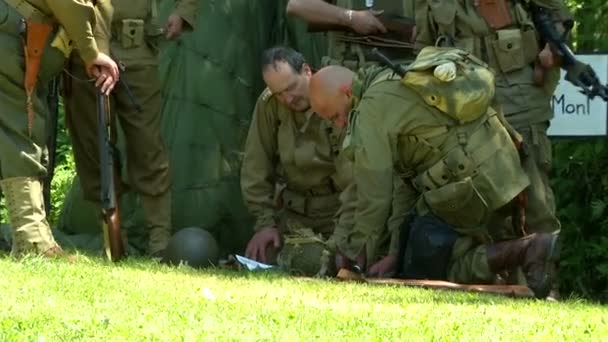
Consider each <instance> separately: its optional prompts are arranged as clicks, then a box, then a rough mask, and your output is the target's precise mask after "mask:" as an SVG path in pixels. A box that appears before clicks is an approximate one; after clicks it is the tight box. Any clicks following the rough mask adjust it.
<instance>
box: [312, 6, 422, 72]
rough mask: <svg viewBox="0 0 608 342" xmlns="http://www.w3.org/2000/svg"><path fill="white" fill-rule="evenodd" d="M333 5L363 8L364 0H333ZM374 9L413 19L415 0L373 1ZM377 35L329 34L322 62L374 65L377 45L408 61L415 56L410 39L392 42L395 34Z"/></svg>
mask: <svg viewBox="0 0 608 342" xmlns="http://www.w3.org/2000/svg"><path fill="white" fill-rule="evenodd" d="M331 2H332V3H333V4H334V5H336V6H339V7H342V8H346V9H352V10H364V9H366V7H365V2H366V1H365V0H333V1H331ZM373 8H374V9H375V10H382V11H384V14H386V15H396V16H402V17H406V18H410V19H412V18H414V0H400V1H395V0H375V1H374V6H373ZM387 37H388V36H384V35H378V36H374V37H372V38H365V37H362V36H360V35H358V34H356V33H352V32H336V31H331V32H329V33H328V56H327V57H325V58H324V60H323V64H324V65H330V64H331V65H342V66H345V67H347V68H349V69H351V70H357V69H359V68H362V67H366V66H370V65H374V64H377V62H378V60H377V58H375V57H374V56H373V55H372V53H371V51H372V49H373V48H374V47H376V48H378V49H379V50H380V51H381V52H382V53H383V54H385V55H386V56H388V57H389V58H391V59H394V60H399V61H403V62H404V61H408V60H413V59H414V53H413V49H412V47H411V45H410V44H409V42H404V41H395V39H394V37H390V38H387ZM364 42H365V43H364Z"/></svg>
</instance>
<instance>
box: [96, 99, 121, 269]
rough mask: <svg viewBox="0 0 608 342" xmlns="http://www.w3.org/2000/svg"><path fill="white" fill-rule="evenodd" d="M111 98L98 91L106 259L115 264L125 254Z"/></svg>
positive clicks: (98, 131)
mask: <svg viewBox="0 0 608 342" xmlns="http://www.w3.org/2000/svg"><path fill="white" fill-rule="evenodd" d="M109 108H110V106H109V98H108V97H107V96H106V95H104V94H103V93H102V92H101V90H100V89H97V123H98V127H97V143H98V145H99V162H100V165H101V193H100V201H101V213H102V216H103V222H102V228H103V237H104V245H105V251H106V256H107V257H108V258H109V259H110V260H111V261H118V260H120V259H122V258H123V257H124V255H125V253H124V245H123V241H122V234H121V228H120V217H119V210H118V203H117V202H118V201H117V196H116V181H115V172H116V168H115V167H114V162H115V158H116V157H117V154H116V153H115V147H114V144H113V142H112V135H111V134H112V133H111V122H110V111H109Z"/></svg>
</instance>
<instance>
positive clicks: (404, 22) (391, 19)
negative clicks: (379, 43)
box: [308, 13, 416, 43]
mask: <svg viewBox="0 0 608 342" xmlns="http://www.w3.org/2000/svg"><path fill="white" fill-rule="evenodd" d="M376 18H377V19H378V20H379V21H380V22H381V23H382V25H384V27H386V30H387V31H388V35H389V36H392V38H394V39H396V40H398V41H400V42H407V43H413V42H412V39H413V37H414V29H415V26H416V21H415V20H414V19H413V18H408V17H403V16H400V15H395V14H385V13H381V14H378V15H376ZM326 31H346V32H353V33H356V32H355V31H354V30H353V29H352V28H350V27H348V26H343V25H334V24H328V25H323V24H308V32H326Z"/></svg>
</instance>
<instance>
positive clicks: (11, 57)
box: [0, 0, 119, 257]
mask: <svg viewBox="0 0 608 342" xmlns="http://www.w3.org/2000/svg"><path fill="white" fill-rule="evenodd" d="M98 2H101V1H98ZM98 5H101V6H103V5H102V4H98ZM0 18H3V21H2V23H1V24H0V39H1V43H0V56H2V66H1V68H2V72H1V75H0V94H1V97H0V107H1V108H2V115H1V116H0V117H1V119H0V177H1V180H0V185H1V186H2V191H3V193H4V196H5V200H6V207H7V210H8V216H9V221H10V224H11V229H12V248H11V254H12V255H13V256H22V255H24V254H26V253H30V252H33V253H38V254H41V255H43V256H46V257H55V256H59V255H62V254H63V250H62V248H61V247H60V246H59V245H58V244H57V243H56V242H55V239H54V237H53V235H52V233H51V228H50V226H49V223H48V222H47V218H46V214H45V210H44V202H43V196H42V185H41V183H40V179H41V178H42V177H44V176H45V174H46V172H47V170H46V168H45V166H44V164H43V162H42V160H41V159H42V155H43V150H44V146H45V143H46V125H47V121H46V120H47V116H48V108H47V104H46V93H47V92H48V89H47V84H48V83H49V81H50V80H51V79H52V78H53V77H55V76H57V75H58V74H59V73H60V72H61V70H62V69H63V63H64V60H65V57H66V55H68V54H69V53H70V49H71V47H70V46H71V45H70V44H69V42H70V41H71V42H73V43H74V45H75V46H76V47H77V48H78V49H80V50H81V51H82V54H81V56H80V58H81V63H82V64H83V66H84V70H85V71H86V72H85V73H84V77H85V78H86V79H90V78H93V79H94V80H95V79H96V82H95V86H100V87H101V89H102V91H103V92H104V93H105V94H109V93H110V91H111V90H112V89H113V87H114V84H115V83H116V80H117V79H118V74H119V72H118V67H117V65H116V63H115V62H114V61H113V60H112V59H111V58H110V57H109V56H108V55H107V50H104V49H103V48H104V46H107V40H108V35H107V32H105V31H103V30H102V29H100V27H103V26H104V25H103V24H104V20H107V19H108V17H107V16H106V17H104V16H103V15H102V14H101V12H100V11H99V8H96V7H94V6H93V5H92V1H85V0H66V1H47V0H28V1H22V0H0ZM24 42H25V46H24ZM24 47H25V49H26V51H27V58H26V57H24ZM91 87H94V86H93V84H91Z"/></svg>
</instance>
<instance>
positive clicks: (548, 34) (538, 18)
mask: <svg viewBox="0 0 608 342" xmlns="http://www.w3.org/2000/svg"><path fill="white" fill-rule="evenodd" d="M530 6H531V7H530V9H531V11H532V20H533V21H534V25H535V26H536V29H537V30H538V32H539V33H540V36H541V38H542V39H543V40H544V41H545V42H546V43H549V45H550V46H551V49H552V50H553V51H554V52H555V53H557V55H558V56H559V57H560V59H561V60H562V65H561V66H562V68H563V69H564V70H566V80H567V81H568V82H570V83H572V84H574V85H575V86H577V87H579V88H582V90H580V92H581V93H583V94H585V95H587V97H589V98H590V99H593V98H594V97H596V96H599V97H600V98H602V99H603V100H604V101H606V102H608V85H603V84H601V83H600V80H599V79H598V77H597V75H596V73H595V71H594V70H593V68H591V66H590V65H588V64H585V63H583V62H581V61H579V60H577V59H576V57H575V56H574V53H573V52H572V50H570V47H568V44H566V41H565V38H564V36H565V33H564V36H562V35H560V34H559V32H558V31H557V29H556V28H555V25H554V24H553V21H552V20H551V15H550V13H549V11H548V9H547V8H544V7H540V6H537V5H535V4H532V3H531V4H530ZM566 32H568V30H566Z"/></svg>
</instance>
